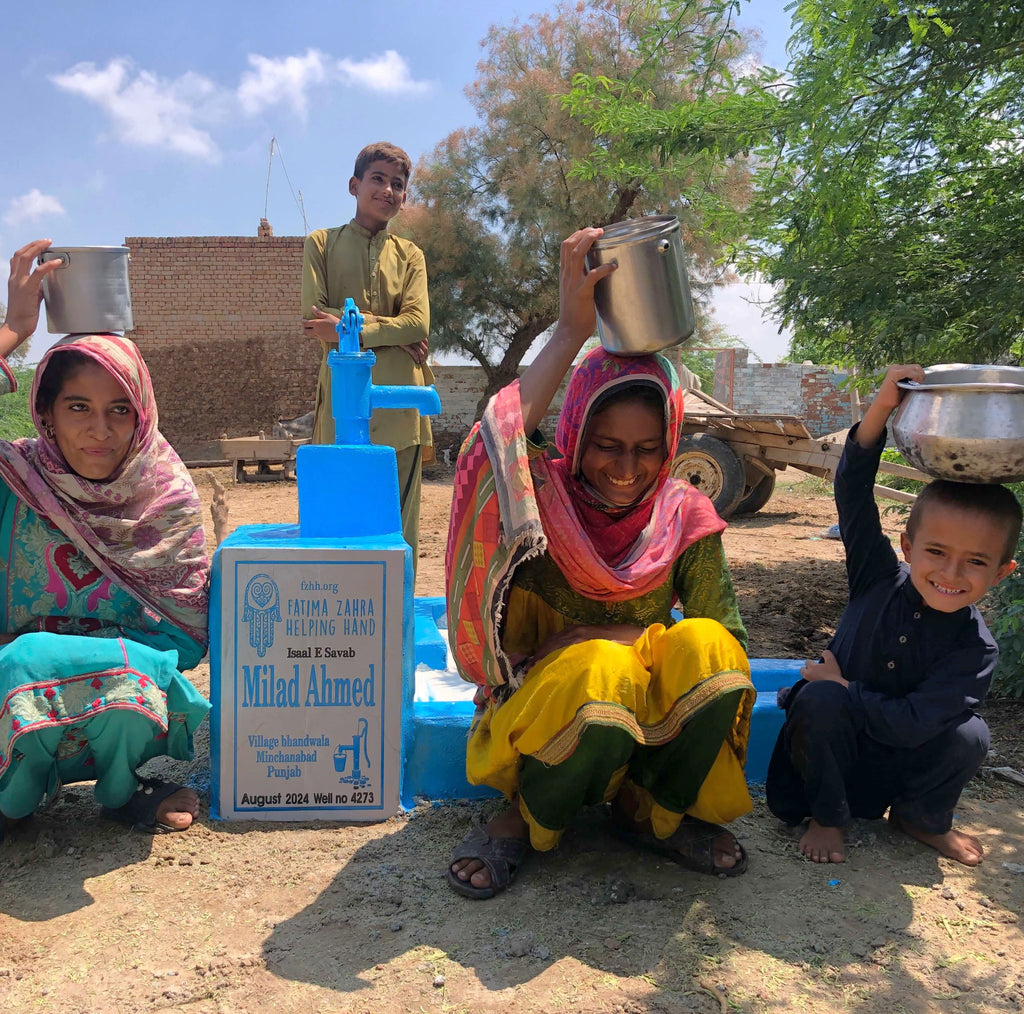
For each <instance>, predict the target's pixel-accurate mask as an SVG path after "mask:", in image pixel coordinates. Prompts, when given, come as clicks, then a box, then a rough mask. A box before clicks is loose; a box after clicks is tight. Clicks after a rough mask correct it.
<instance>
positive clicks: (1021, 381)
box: [892, 363, 1024, 483]
mask: <svg viewBox="0 0 1024 1014" xmlns="http://www.w3.org/2000/svg"><path fill="white" fill-rule="evenodd" d="M924 372H925V382H924V383H921V384H919V383H916V382H915V381H912V380H901V381H900V383H899V386H900V387H901V388H902V389H903V390H904V391H905V392H906V394H905V395H904V396H903V401H902V402H900V407H899V408H898V409H897V410H896V415H895V416H894V417H893V422H892V435H893V439H894V440H895V441H896V446H897V447H898V448H899V449H900V451H901V452H902V454H903V456H904V457H905V458H906V459H907V460H908V461H909V462H910V463H911V464H912V465H914V466H915V467H917V468H919V469H921V471H922V472H927V473H928V474H929V475H931V476H934V477H935V478H937V479H952V480H954V481H955V482H974V483H984V482H1021V481H1022V480H1024V367H1019V366H968V365H964V364H962V363H951V364H945V365H942V366H931V367H929V368H928V369H926V370H925V371H924Z"/></svg>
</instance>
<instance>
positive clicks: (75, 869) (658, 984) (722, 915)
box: [0, 470, 1024, 1014]
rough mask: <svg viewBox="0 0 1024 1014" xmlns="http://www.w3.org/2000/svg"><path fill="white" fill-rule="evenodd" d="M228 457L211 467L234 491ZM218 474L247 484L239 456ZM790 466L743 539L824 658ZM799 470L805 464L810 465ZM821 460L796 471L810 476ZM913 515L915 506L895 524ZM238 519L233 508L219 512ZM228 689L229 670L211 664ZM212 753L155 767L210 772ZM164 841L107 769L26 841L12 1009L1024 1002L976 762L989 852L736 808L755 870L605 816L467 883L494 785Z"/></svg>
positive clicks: (997, 786) (976, 821) (733, 547)
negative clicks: (126, 825)
mask: <svg viewBox="0 0 1024 1014" xmlns="http://www.w3.org/2000/svg"><path fill="white" fill-rule="evenodd" d="M209 474H210V473H209V472H197V473H196V478H197V483H198V485H199V488H200V490H201V492H202V494H203V496H204V498H205V500H206V501H207V503H208V502H209V499H210V490H211V488H210V484H209V482H208V479H207V476H208V475H209ZM215 474H217V475H218V476H219V477H220V478H221V479H222V480H223V481H227V473H226V470H222V471H218V472H216V473H215ZM430 476H432V477H431V478H428V481H427V482H426V483H425V487H424V509H423V537H422V552H421V560H420V569H419V575H418V585H417V594H419V595H440V594H443V554H444V542H445V536H446V531H447V520H448V509H449V504H450V498H451V486H450V483H449V481H448V477H447V476H445V475H444V474H443V473H441V472H439V471H438V472H432V473H430ZM786 478H787V476H786V475H784V476H782V477H781V480H783V481H780V483H779V486H778V488H777V491H776V494H775V496H774V498H773V499H772V500H771V501H770V502H769V504H768V505H767V507H766V508H765V509H764V510H763V511H762V512H761V513H760V514H758V515H756V516H754V517H750V518H741V519H736V520H734V522H733V523H732V524H731V525H730V527H729V529H728V530H727V532H726V534H725V545H726V550H727V553H728V556H729V561H730V564H731V567H732V573H733V578H734V581H735V584H736V587H737V592H738V595H739V600H740V605H741V609H742V612H743V615H744V617H745V619H746V622H747V625H748V628H749V630H750V653H751V655H752V656H754V657H805V656H814V655H816V654H817V653H818V652H819V651H820V649H821V648H822V647H823V646H824V645H825V644H826V642H827V641H828V638H829V636H830V634H831V633H832V631H833V629H834V625H835V622H836V619H837V618H838V615H839V613H840V611H841V609H842V605H843V601H844V597H845V589H844V573H843V563H842V550H841V546H840V545H839V543H838V542H835V541H832V540H829V539H827V538H823V537H822V533H823V531H824V529H825V528H827V526H828V525H830V524H832V523H833V522H834V521H835V514H834V508H833V506H832V502H831V499H830V497H829V493H828V490H827V489H825V488H823V487H822V486H820V485H819V484H813V483H808V482H804V483H800V484H799V485H795V486H792V485H790V484H789V483H788V482H786V481H784V480H786ZM797 478H799V476H797ZM794 481H796V479H794ZM228 490H229V492H228V498H229V499H228V503H229V508H230V515H229V521H230V526H231V527H234V526H236V525H239V524H248V523H253V522H294V521H295V520H296V519H297V514H298V511H297V501H296V492H295V485H294V483H283V482H282V483H261V484H256V483H248V484H245V485H242V486H229V487H228ZM886 523H887V525H890V527H891V530H892V532H894V533H895V532H896V531H898V528H899V522H898V520H896V519H889V520H887V522H886ZM211 534H212V528H211ZM193 676H194V679H195V681H196V683H197V685H199V686H200V687H201V688H202V689H204V691H205V690H208V686H209V670H208V667H207V666H206V665H203V666H202V667H200V668H199V669H198V670H196V671H195V673H194V674H193ZM986 717H987V718H988V719H989V721H990V724H991V725H992V727H993V750H994V753H993V756H992V758H991V759H990V763H991V765H992V766H994V767H999V766H1012V767H1014V768H1017V769H1020V768H1021V767H1022V766H1024V748H1022V744H1021V729H1022V728H1024V708H1022V707H1017V706H1010V705H989V706H988V707H987V708H986ZM208 763H209V748H208V740H207V738H206V737H205V736H204V735H200V736H199V737H198V741H197V751H196V759H195V761H194V762H193V763H192V764H180V763H174V762H167V761H162V762H154V765H153V766H154V767H156V768H157V769H158V770H159V771H160V773H162V774H165V775H167V774H171V775H174V776H176V777H178V778H179V780H185V781H187V782H188V783H190V784H192V785H195V786H196V787H198V788H199V789H200V791H201V792H202V791H203V790H204V789H205V788H206V787H208V784H209V782H208ZM206 802H207V800H206V799H205V798H204V810H203V814H202V815H201V817H200V819H199V821H198V822H197V824H196V825H195V826H194V827H193V828H192V830H190V831H189V832H188V833H186V834H175V835H165V836H161V837H155V838H150V837H148V836H144V835H139V834H132V833H131V832H128V831H127V830H125V829H123V828H121V827H119V826H118V825H114V824H109V823H104V822H102V821H101V820H100V819H99V817H98V816H97V813H96V807H95V805H94V803H93V801H92V796H91V790H90V788H89V787H88V786H73V787H69V788H67V789H65V791H64V793H63V795H62V796H61V797H60V799H59V800H58V802H57V803H56V805H55V806H54V807H53V808H52V809H51V810H49V811H48V812H46V813H43V814H40V815H37V817H36V818H35V819H34V820H32V821H30V822H28V823H27V824H25V825H23V826H21V827H19V828H18V829H17V830H16V831H15V832H13V833H12V834H11V835H10V836H9V837H8V839H7V840H6V841H5V842H4V843H3V845H0V1010H3V1011H70V1012H82V1014H86V1012H88V1014H94V1012H101V1014H102V1012H113V1011H118V1012H136V1011H151V1010H167V1011H182V1012H189V1014H214V1012H250V1011H252V1012H262V1011H275V1012H279V1014H286V1012H292V1011H295V1012H298V1011H302V1012H311V1011H316V1012H321V1011H322V1012H352V1014H364V1012H370V1014H377V1012H406V1011H408V1012H421V1011H424V1012H490V1011H495V1012H496V1011H500V1010H506V1009H511V1010H515V1011H517V1012H524V1014H530V1012H543V1014H547V1012H561V1011H571V1012H587V1014H589V1012H593V1014H641V1012H658V1014H683V1012H707V1014H713V1012H725V1011H746V1012H789V1011H826V1010H831V1011H840V1012H859V1011H871V1012H875V1011H878V1012H883V1011H884V1012H924V1011H942V1012H983V1011H984V1012H988V1011H1019V1010H1020V1009H1021V1008H1022V1005H1024V937H1022V933H1021V927H1020V922H1019V914H1020V912H1021V910H1022V907H1024V855H1022V852H1021V849H1020V843H1021V840H1022V835H1024V789H1022V788H1021V787H1019V786H1016V785H1013V784H1010V783H1008V782H1006V781H1003V780H1000V779H998V778H996V777H992V776H989V777H986V778H979V779H976V780H975V781H974V782H972V783H971V785H970V786H969V787H968V790H967V792H966V794H965V795H964V797H963V799H962V800H961V806H960V810H959V813H958V821H959V823H960V824H961V825H962V826H964V827H966V828H969V829H970V830H971V831H973V832H974V833H976V834H977V835H979V836H980V838H981V839H982V841H983V842H984V845H985V848H986V850H987V855H986V858H985V861H984V863H983V864H982V866H981V867H979V868H978V869H976V870H969V869H966V868H965V867H962V866H958V865H957V864H955V863H953V862H950V861H948V860H945V859H942V858H940V857H939V856H938V854H937V853H935V852H933V851H932V850H930V849H928V848H926V847H924V846H922V845H919V844H917V843H916V842H913V841H911V840H910V839H909V838H906V837H904V836H901V835H898V834H894V833H892V832H890V831H889V830H888V829H887V826H886V825H885V823H884V822H862V823H859V824H857V825H856V826H855V828H854V829H853V831H852V833H851V835H850V840H849V843H848V845H849V848H848V862H847V863H845V864H844V865H840V866H834V867H829V866H815V865H813V864H810V863H807V862H805V861H804V860H802V859H801V858H800V857H799V855H798V853H797V851H796V846H795V840H794V839H793V838H792V836H791V835H790V833H789V832H788V831H787V830H786V829H785V827H784V826H783V825H781V824H780V823H779V822H778V821H776V820H775V819H774V818H773V817H772V816H771V815H770V814H769V813H768V811H767V809H766V807H765V805H764V800H763V796H759V797H758V798H756V799H755V809H754V812H753V813H751V814H749V815H748V816H746V817H744V818H741V819H740V820H739V821H737V822H736V824H735V825H734V829H735V831H736V833H737V834H738V835H739V837H740V839H741V840H742V841H743V843H744V845H745V847H746V849H747V851H748V852H749V854H750V869H749V871H748V872H747V874H746V875H745V876H743V877H739V878H736V879H732V880H726V879H721V880H719V879H713V878H709V877H706V876H700V875H697V874H692V873H688V872H685V871H683V870H681V869H680V868H679V867H677V866H674V865H673V864H671V863H668V862H664V861H661V860H659V859H657V858H655V857H653V856H649V855H640V854H637V853H635V852H633V851H631V850H630V849H629V848H628V847H627V846H625V845H623V844H621V843H620V842H618V841H617V840H616V839H614V838H613V837H611V836H610V835H609V834H608V833H607V831H606V829H605V826H604V821H603V817H602V815H601V814H600V813H599V812H598V811H593V812H588V813H587V814H585V815H583V816H582V817H581V819H580V821H579V822H578V825H577V826H576V827H574V828H573V829H571V831H570V832H568V833H567V834H566V836H565V841H564V843H563V846H562V847H561V848H560V849H559V850H558V851H557V852H556V853H552V854H548V855H546V856H544V857H533V858H532V859H531V860H530V861H529V863H528V864H527V865H526V866H525V867H524V868H523V870H522V871H521V874H520V877H519V879H518V880H517V882H516V883H515V885H514V886H513V888H512V889H511V890H510V891H509V892H507V893H506V894H504V895H502V896H500V897H499V898H497V899H495V900H493V901H489V902H481V903H474V902H471V901H468V900H465V899H462V898H459V897H457V896H455V895H454V894H452V893H451V892H450V891H449V890H448V889H447V887H446V886H445V883H444V880H443V871H444V869H445V861H446V859H447V856H448V854H449V852H450V850H451V849H452V847H453V846H454V845H455V844H456V843H457V842H458V841H460V840H461V839H462V837H463V836H464V835H465V834H466V832H467V831H468V829H469V827H470V826H471V825H472V823H474V822H475V821H477V820H480V819H486V817H487V816H488V814H489V813H490V812H491V811H492V810H493V809H494V808H495V804H494V803H493V802H487V803H473V804H444V805H431V804H429V803H424V804H422V805H421V806H419V807H418V808H417V809H416V810H415V811H413V812H412V813H409V814H407V815H404V816H401V817H398V818H394V819H391V820H388V821H386V822H384V823H381V824H374V825H369V826H359V825H346V824H336V823H335V824H328V823H308V824H297V825H296V824H288V825H283V824H270V823H262V822H260V823H256V822H238V823H236V822H232V823H219V822H213V821H210V820H209V819H208V817H207V814H206V810H205V804H206Z"/></svg>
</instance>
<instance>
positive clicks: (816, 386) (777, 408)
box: [714, 349, 853, 437]
mask: <svg viewBox="0 0 1024 1014" xmlns="http://www.w3.org/2000/svg"><path fill="white" fill-rule="evenodd" d="M849 376H850V375H849V373H847V372H846V371H843V370H838V369H835V368H833V367H830V366H813V365H811V364H808V363H804V364H797V363H751V362H749V357H748V354H747V351H746V350H745V349H728V350H726V351H724V352H719V353H718V355H717V356H716V357H715V392H714V397H715V398H716V399H718V401H721V402H723V403H724V404H726V405H729V406H730V407H731V408H734V409H735V410H736V411H737V412H749V413H751V414H757V415H795V416H799V417H800V418H801V419H803V420H804V422H805V423H806V424H807V428H808V429H809V430H810V431H811V433H812V434H813V435H814V436H816V437H820V436H825V434H827V433H835V432H836V431H837V430H841V429H845V428H846V427H847V426H850V425H852V423H853V410H852V408H851V404H850V393H849V391H847V390H845V389H844V388H842V386H841V385H842V384H843V382H844V381H846V380H847V379H848V378H849Z"/></svg>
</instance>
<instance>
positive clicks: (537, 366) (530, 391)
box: [519, 229, 615, 433]
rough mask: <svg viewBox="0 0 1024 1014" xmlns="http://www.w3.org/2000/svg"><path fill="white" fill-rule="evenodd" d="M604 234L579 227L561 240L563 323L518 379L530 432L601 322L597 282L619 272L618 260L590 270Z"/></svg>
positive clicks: (560, 321) (560, 317)
mask: <svg viewBox="0 0 1024 1014" xmlns="http://www.w3.org/2000/svg"><path fill="white" fill-rule="evenodd" d="M601 233H602V230H601V229H580V230H578V231H577V232H574V233H573V234H572V235H571V236H570V237H569V238H568V239H567V240H564V241H563V242H562V248H561V251H560V254H559V261H560V266H559V272H558V321H557V323H556V324H555V330H554V333H553V334H552V335H551V338H550V340H549V341H548V343H547V344H546V345H545V346H544V348H542V349H541V350H540V352H539V353H538V354H537V358H536V359H534V361H533V362H532V363H530V365H529V366H528V367H527V368H526V371H525V372H524V373H523V375H522V377H520V378H519V401H520V404H521V405H522V410H523V426H524V428H525V429H526V432H527V433H532V432H533V431H534V430H535V429H536V428H537V427H538V426H539V425H540V421H541V420H542V419H543V418H544V414H545V412H547V410H548V406H549V405H550V404H551V399H552V398H554V396H555V392H556V391H557V390H558V385H559V384H560V383H561V382H562V378H563V377H564V376H565V374H566V373H567V372H568V371H569V369H570V368H571V367H572V361H573V360H574V359H575V358H576V354H577V353H578V352H579V350H580V349H581V348H583V343H584V342H585V341H586V340H587V339H588V338H589V337H590V336H591V335H592V334H593V333H594V328H595V327H596V325H597V307H596V306H595V304H594V286H595V285H596V284H597V283H598V282H599V281H600V280H601V279H602V278H606V277H607V276H608V275H610V274H611V273H612V272H613V271H614V270H615V265H614V264H602V265H601V267H599V268H594V269H593V270H592V271H590V272H588V271H587V251H588V250H589V249H590V248H591V246H593V244H594V241H595V240H596V239H597V238H598V237H599V236H600V235H601Z"/></svg>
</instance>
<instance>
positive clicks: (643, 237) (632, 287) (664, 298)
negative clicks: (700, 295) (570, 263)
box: [587, 215, 695, 356]
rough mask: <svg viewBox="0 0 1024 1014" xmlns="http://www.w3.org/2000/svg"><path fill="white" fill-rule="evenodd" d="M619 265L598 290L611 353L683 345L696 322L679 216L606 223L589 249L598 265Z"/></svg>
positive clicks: (644, 351) (589, 259)
mask: <svg viewBox="0 0 1024 1014" xmlns="http://www.w3.org/2000/svg"><path fill="white" fill-rule="evenodd" d="M609 261H615V263H616V264H617V265H618V267H617V269H616V270H615V271H613V272H612V273H611V274H610V275H609V276H608V277H607V278H602V279H601V281H599V282H598V283H597V286H596V287H595V289H594V301H595V302H596V304H597V317H598V323H597V327H598V334H599V335H600V338H601V344H602V345H603V346H604V347H605V349H607V351H609V352H612V353H614V354H615V355H619V356H643V355H648V354H650V353H652V352H661V351H662V350H663V349H667V348H671V347H672V346H674V345H681V344H682V343H683V342H684V341H686V339H687V338H689V337H690V335H692V334H693V329H694V326H695V321H694V315H693V302H692V301H691V299H690V284H689V281H688V279H687V277H686V255H685V253H684V251H683V241H682V238H681V237H680V235H679V219H678V218H676V216H675V215H648V216H646V217H644V218H627V219H625V220H624V221H622V222H615V223H613V224H612V225H606V226H605V227H604V235H603V236H601V237H600V238H599V239H598V240H597V241H596V242H595V243H594V245H593V246H592V247H591V248H590V250H589V251H588V252H587V263H588V264H589V265H590V267H592V268H596V267H598V266H599V265H601V264H607V263H608V262H609Z"/></svg>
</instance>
